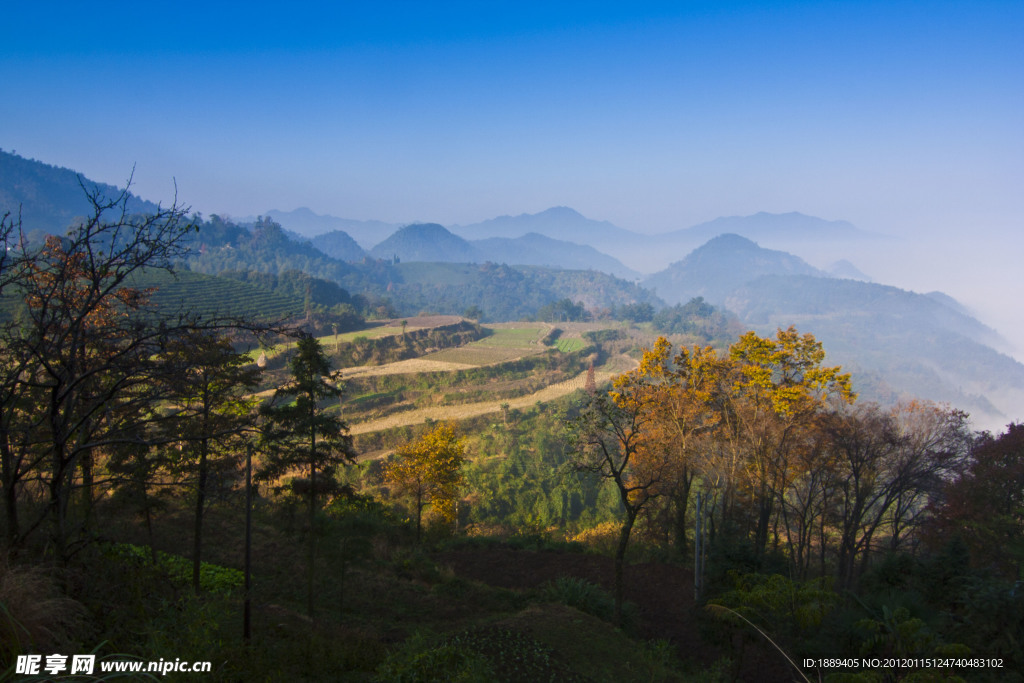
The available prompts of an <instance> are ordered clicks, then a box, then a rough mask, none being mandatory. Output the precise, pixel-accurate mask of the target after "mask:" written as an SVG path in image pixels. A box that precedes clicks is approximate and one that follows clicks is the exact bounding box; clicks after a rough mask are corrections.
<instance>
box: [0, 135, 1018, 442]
mask: <svg viewBox="0 0 1024 683" xmlns="http://www.w3.org/2000/svg"><path fill="white" fill-rule="evenodd" d="M83 187H84V188H86V189H87V190H92V191H100V192H102V193H105V194H108V195H112V194H114V193H118V192H119V191H118V190H117V188H113V187H110V186H105V185H101V184H96V183H92V182H91V181H88V180H87V179H84V178H81V177H80V176H79V175H78V174H75V173H74V172H73V171H69V170H67V169H61V168H57V167H54V166H48V165H46V164H42V163H40V162H36V161H32V160H25V159H22V158H21V157H17V156H16V155H12V154H10V153H6V152H0V211H2V210H8V211H14V210H18V209H20V211H21V216H22V219H23V226H24V227H25V229H26V230H27V231H29V232H31V231H33V230H35V231H44V232H62V231H63V229H64V227H65V226H66V225H67V224H68V223H69V222H70V221H71V220H72V219H73V218H74V216H76V215H82V214H85V213H88V208H89V205H88V202H87V201H86V200H85V199H84V193H83V191H82V190H83ZM131 201H132V204H131V206H132V209H133V210H138V211H152V210H155V209H156V206H155V205H153V204H151V203H148V202H144V201H142V200H139V199H136V198H132V200H131ZM265 216H267V217H269V218H272V219H273V220H274V221H277V222H278V223H280V226H277V225H276V223H274V222H271V221H269V220H266V219H261V220H259V221H255V222H254V224H253V225H252V226H249V227H248V228H247V227H245V226H237V225H235V224H232V223H230V222H225V221H223V220H221V219H219V218H218V217H216V216H214V217H212V218H213V219H216V220H212V219H211V220H207V221H205V222H204V223H203V224H202V225H201V230H200V233H199V235H198V237H197V238H196V240H197V245H196V246H197V251H196V254H195V256H194V265H193V267H194V268H197V269H199V270H202V271H203V272H208V273H218V272H221V271H230V270H233V271H245V270H249V271H252V270H261V271H264V272H275V273H279V272H283V270H284V269H285V268H298V269H300V270H304V271H305V272H308V273H310V274H312V275H315V276H317V277H321V278H324V279H327V280H331V281H334V282H337V283H339V284H341V285H342V286H343V287H345V288H346V289H348V290H350V291H351V292H352V293H353V294H359V295H362V293H364V292H365V293H366V295H367V296H371V297H383V296H387V297H388V298H390V299H391V300H392V301H393V302H394V305H396V306H398V307H399V308H400V309H401V311H400V314H402V315H406V314H409V313H408V311H412V312H417V311H419V310H437V311H439V312H461V311H462V309H461V308H458V307H459V306H462V305H464V304H465V302H467V301H471V302H473V303H474V304H476V305H483V306H484V307H485V310H486V309H489V312H492V314H494V315H507V314H514V315H515V316H517V317H521V316H524V315H525V316H529V315H530V311H531V310H534V309H535V308H536V307H537V306H541V305H545V304H547V303H550V302H552V301H554V300H555V299H557V298H558V297H559V296H565V297H571V298H572V299H573V300H574V301H584V302H585V303H586V305H587V306H589V307H594V308H600V307H608V306H613V305H624V304H628V303H630V302H648V303H652V304H653V305H655V306H656V307H657V306H660V305H663V302H661V301H660V300H659V299H658V297H656V296H655V294H654V292H656V293H657V295H658V296H660V297H661V299H663V300H664V301H665V302H668V303H669V304H674V303H683V302H686V301H688V300H689V299H691V298H692V297H698V296H699V297H703V298H704V299H705V300H706V301H708V302H709V303H712V304H715V305H718V306H723V307H725V308H727V309H729V310H731V311H733V312H734V313H735V314H736V315H738V316H739V317H740V319H741V320H742V321H743V323H744V324H745V325H747V326H748V327H749V328H751V329H755V330H757V331H758V332H759V333H762V334H772V333H773V332H774V330H775V329H776V328H778V327H788V326H789V325H796V326H797V328H798V329H799V330H800V331H801V332H811V333H813V334H815V335H816V336H817V337H818V338H819V339H820V340H821V341H822V342H824V344H825V348H826V350H827V351H828V353H829V357H828V359H827V360H828V362H837V363H842V364H843V365H844V366H845V367H846V368H847V369H851V370H854V371H855V372H856V373H857V374H856V377H855V382H856V383H857V386H856V388H857V390H858V391H859V392H861V393H862V395H865V396H867V397H871V398H878V399H881V400H891V399H894V398H897V397H903V396H911V395H916V396H924V397H928V398H932V399H935V400H944V401H949V402H950V403H951V404H952V405H954V406H958V407H962V408H964V409H966V410H969V411H971V412H972V413H973V414H975V415H982V416H984V417H985V419H986V420H987V422H988V424H999V421H1001V420H1003V419H1005V418H1006V416H1007V415H1008V414H1009V415H1012V413H1013V411H1014V410H1016V409H1017V406H1019V405H1021V404H1022V403H1024V365H1021V364H1020V363H1018V362H1017V361H1015V360H1013V359H1012V358H1010V357H1008V356H1005V355H1002V354H1000V353H998V352H996V351H995V350H994V349H993V348H992V347H993V346H1002V345H1003V344H1004V343H1005V342H1003V340H1002V339H1001V338H1000V337H999V335H998V334H997V333H996V332H995V331H994V330H991V329H990V328H988V327H986V326H984V325H982V324H981V323H980V322H978V321H977V320H975V319H974V318H973V317H972V315H971V314H970V312H969V311H968V310H967V309H966V308H964V307H963V306H962V305H961V304H959V303H958V302H957V301H955V300H954V299H952V298H951V297H949V296H948V295H946V294H943V293H941V292H931V293H928V294H917V293H914V292H908V291H905V290H901V289H897V288H895V287H887V286H885V285H882V284H877V283H873V282H870V281H869V280H870V278H868V277H867V276H866V275H864V274H863V273H862V272H860V271H859V270H858V269H857V268H856V266H855V265H853V264H852V263H850V262H849V261H847V260H839V261H838V262H836V263H835V264H834V265H833V266H831V267H830V268H829V270H828V271H827V272H826V271H823V270H820V269H818V268H815V267H813V266H811V265H810V264H808V263H807V262H805V261H803V260H802V259H800V258H799V257H797V256H795V255H793V254H792V253H788V252H787V251H783V250H780V249H778V248H766V247H767V246H773V247H774V246H775V245H777V244H783V243H792V242H794V241H796V242H799V243H800V244H814V243H825V242H827V243H830V244H832V245H839V246H840V247H841V246H842V245H843V244H854V243H860V244H863V243H869V244H870V243H871V242H872V241H873V240H884V238H883V237H881V236H878V235H873V234H870V233H867V232H864V231H861V230H858V229H857V228H856V227H854V226H852V225H851V224H850V223H848V222H845V221H827V220H823V219H820V218H815V217H812V216H806V215H803V214H799V213H788V214H768V213H758V214H754V215H752V216H743V217H735V216H734V217H723V218H720V219H716V220H713V221H709V222H707V223H703V224H701V225H697V226H693V227H691V228H686V229H682V230H677V231H673V232H669V233H664V234H661V235H642V234H639V233H635V232H631V231H628V230H624V229H622V228H619V227H617V226H615V225H613V224H611V223H609V222H607V221H595V220H592V219H589V218H586V217H584V216H582V215H581V214H579V213H578V212H576V211H574V210H572V209H570V208H567V207H555V208H552V209H548V210H547V211H543V212H540V213H538V214H521V215H518V216H501V217H498V218H495V219H491V220H489V221H483V222H481V223H477V224H474V225H466V226H452V227H451V228H450V229H449V228H446V227H444V226H441V225H439V224H436V223H426V224H414V225H407V226H403V227H400V226H395V225H392V224H389V223H385V222H381V221H351V220H346V219H339V218H335V217H331V216H318V215H317V214H315V213H313V212H312V211H310V210H308V209H297V210H295V211H292V212H288V213H283V212H280V211H277V212H268V213H267V214H265ZM281 226H283V228H285V230H282V227H281ZM719 231H722V232H719ZM608 253H613V254H615V258H613V257H612V256H609V255H608ZM431 263H433V265H431ZM473 263H476V264H481V265H479V266H473V265H466V264H473ZM656 263H663V265H662V266H661V267H660V268H656V269H652V264H656ZM445 264H448V265H445ZM460 264H461V265H460ZM502 264H517V265H516V266H515V267H514V268H513V267H509V266H508V265H502ZM626 264H628V265H626ZM637 264H643V265H644V267H643V268H639V267H636V268H633V267H630V266H635V265H637ZM442 266H443V267H442ZM552 268H559V269H571V270H552ZM652 270H657V272H652ZM638 271H640V272H647V273H651V274H650V275H648V276H647V277H646V278H643V279H642V280H640V276H639V275H638ZM588 273H589V275H588ZM602 273H610V274H612V275H614V276H617V277H618V278H625V279H628V280H636V281H641V282H642V284H643V286H644V287H645V288H646V289H641V288H640V287H637V286H636V285H635V284H631V283H629V282H623V280H622V279H616V278H615V277H609V276H607V275H602ZM651 290H653V291H651ZM513 292H514V293H513ZM510 297H512V298H515V299H517V305H516V306H515V307H513V308H508V306H507V305H505V303H506V301H505V300H506V299H508V298H510ZM406 309H408V311H407V310H406ZM513 309H514V310H513Z"/></svg>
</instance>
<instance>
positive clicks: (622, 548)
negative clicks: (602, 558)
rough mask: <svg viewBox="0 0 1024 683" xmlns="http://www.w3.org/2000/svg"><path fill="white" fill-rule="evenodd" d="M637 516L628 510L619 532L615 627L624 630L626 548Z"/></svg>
mask: <svg viewBox="0 0 1024 683" xmlns="http://www.w3.org/2000/svg"><path fill="white" fill-rule="evenodd" d="M636 514H637V511H635V510H632V509H629V508H627V510H626V521H625V522H623V523H622V529H621V530H620V531H619V547H618V548H616V549H615V625H616V626H618V627H619V628H622V595H623V593H624V591H625V580H624V577H623V574H624V571H625V565H626V547H627V546H628V545H629V535H630V532H631V531H632V530H633V522H635V521H636Z"/></svg>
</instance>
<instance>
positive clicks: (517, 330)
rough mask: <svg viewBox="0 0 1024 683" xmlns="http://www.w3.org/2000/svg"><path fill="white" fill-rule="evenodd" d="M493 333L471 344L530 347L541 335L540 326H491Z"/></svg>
mask: <svg viewBox="0 0 1024 683" xmlns="http://www.w3.org/2000/svg"><path fill="white" fill-rule="evenodd" d="M488 329H490V330H491V331H492V332H493V334H491V335H490V336H488V337H484V338H483V339H480V340H479V341H475V342H472V343H471V344H469V346H485V347H486V346H502V347H519V348H529V347H530V346H536V344H535V342H536V341H537V338H538V337H539V336H540V331H541V328H540V327H490V328H488Z"/></svg>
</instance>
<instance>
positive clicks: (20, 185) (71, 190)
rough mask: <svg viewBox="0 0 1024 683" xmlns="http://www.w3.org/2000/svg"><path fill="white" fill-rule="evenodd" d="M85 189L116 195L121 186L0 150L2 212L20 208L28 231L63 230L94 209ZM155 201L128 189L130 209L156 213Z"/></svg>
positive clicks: (14, 210)
mask: <svg viewBox="0 0 1024 683" xmlns="http://www.w3.org/2000/svg"><path fill="white" fill-rule="evenodd" d="M83 188H84V189H83ZM86 192H89V193H97V192H98V193H99V195H100V196H101V197H105V198H107V199H111V200H112V199H116V198H117V197H119V196H120V195H121V192H122V190H121V189H119V188H117V187H114V186H113V185H107V184H106V183H98V182H95V181H93V180H89V179H88V178H86V177H85V176H83V175H81V174H79V173H76V172H75V171H72V170H71V169H67V168H61V167H59V166H50V165H49V164H44V163H43V162H41V161H36V160H35V159H25V158H24V157H21V156H18V155H17V154H12V153H10V152H4V151H3V150H0V214H3V213H6V212H8V211H9V212H11V214H12V215H14V216H17V215H18V213H19V212H20V214H21V220H22V229H23V230H24V231H25V232H26V233H30V232H32V231H39V232H41V233H47V234H62V233H64V232H65V230H67V228H68V226H69V225H70V224H71V222H72V220H73V219H75V218H76V217H85V216H88V215H90V214H91V213H92V205H91V204H90V203H89V200H88V197H87V196H86ZM158 210H159V207H158V206H157V205H156V204H154V203H153V202H147V201H145V200H142V199H139V198H138V197H135V196H134V195H131V194H130V193H129V200H128V211H129V212H130V213H156V212H157V211H158Z"/></svg>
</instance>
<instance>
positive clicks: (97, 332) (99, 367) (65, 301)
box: [0, 191, 194, 561]
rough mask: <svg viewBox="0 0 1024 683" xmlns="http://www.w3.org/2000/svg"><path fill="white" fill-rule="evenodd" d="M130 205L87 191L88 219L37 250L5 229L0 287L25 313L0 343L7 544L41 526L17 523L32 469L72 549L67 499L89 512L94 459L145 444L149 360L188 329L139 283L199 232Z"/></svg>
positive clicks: (61, 537)
mask: <svg viewBox="0 0 1024 683" xmlns="http://www.w3.org/2000/svg"><path fill="white" fill-rule="evenodd" d="M128 198H129V195H128V193H127V191H124V192H122V193H121V194H120V195H118V196H117V197H114V198H112V199H111V198H107V197H105V196H102V195H101V194H100V193H99V192H98V191H96V192H93V193H90V194H88V199H89V201H90V203H91V205H92V209H93V210H92V213H91V214H90V216H88V217H87V218H85V219H83V220H81V221H79V222H77V223H76V224H75V225H73V226H72V227H71V228H70V229H69V231H68V232H67V234H66V235H64V236H63V237H56V236H50V237H48V238H47V240H46V243H45V244H44V246H43V247H42V248H41V249H38V250H29V249H26V248H25V247H24V246H23V244H24V243H23V241H22V240H20V239H19V240H17V244H12V240H13V236H12V231H11V230H10V229H5V230H4V233H5V234H4V235H3V238H4V242H5V243H6V246H5V250H6V249H8V248H9V249H10V250H11V252H13V253H14V255H13V256H10V255H8V256H5V258H6V259H8V260H9V261H10V260H12V259H13V262H12V263H11V264H10V265H13V266H15V267H14V268H13V270H11V269H9V268H7V267H5V271H6V272H9V273H13V274H12V275H5V276H4V279H5V289H10V290H11V291H17V292H18V294H19V295H20V296H19V298H20V299H21V300H22V301H24V304H25V305H24V306H23V307H22V308H21V309H20V310H19V312H18V313H17V315H15V316H14V318H13V319H12V320H9V321H7V322H6V323H5V324H4V326H3V329H2V334H3V339H2V340H0V348H2V354H3V363H2V366H3V367H2V371H3V376H4V381H3V384H4V387H3V392H4V395H3V400H2V401H0V410H3V415H2V416H0V425H3V429H4V434H2V435H0V442H3V443H4V444H5V445H4V447H3V448H4V451H5V452H4V455H5V458H6V461H5V463H4V465H5V467H4V469H5V475H4V478H5V481H4V485H5V498H6V499H7V503H6V505H5V509H6V510H7V515H8V536H9V537H11V538H19V537H21V536H22V535H23V534H22V533H21V531H20V529H21V528H25V529H27V531H28V532H29V533H30V532H31V530H32V529H35V528H37V527H38V526H39V522H40V519H39V518H37V519H35V520H29V521H28V523H27V524H24V525H23V524H22V523H21V521H20V520H19V519H18V518H17V516H16V514H15V513H16V509H17V496H18V487H19V483H20V480H21V479H22V478H24V477H25V476H26V472H27V468H26V465H27V464H28V465H30V467H31V468H32V470H33V473H32V476H33V477H35V478H37V480H38V481H39V482H40V484H41V485H42V486H43V487H44V488H45V490H46V496H47V506H46V516H47V517H48V518H49V519H50V521H51V524H50V528H51V534H52V541H53V543H52V546H51V547H52V548H53V549H54V552H55V554H56V555H57V557H58V558H59V559H60V560H61V561H66V560H67V558H68V557H69V555H70V553H71V552H73V548H72V547H71V543H72V537H73V535H74V532H75V529H73V528H72V524H71V523H70V505H71V501H72V494H73V492H74V491H76V490H81V491H82V492H83V500H84V501H85V502H86V503H88V500H89V499H90V498H91V495H92V494H91V490H92V484H93V477H94V471H95V462H94V460H95V458H96V456H97V455H99V454H100V453H102V452H104V450H105V449H110V448H115V447H117V446H118V445H120V444H126V443H138V442H140V441H143V440H145V439H146V438H148V436H147V433H146V429H145V428H144V426H143V425H141V424H140V422H139V420H145V419H148V418H149V417H152V416H154V415H155V413H154V412H153V411H149V410H146V409H144V406H146V405H152V404H153V403H154V402H155V401H158V400H159V397H158V396H156V395H155V392H156V391H157V389H156V388H155V387H154V383H153V382H152V381H151V380H152V377H153V376H154V374H155V373H156V372H157V367H156V366H157V363H156V360H155V359H156V357H157V355H158V354H159V351H160V349H161V347H162V345H163V344H164V342H165V340H166V339H167V336H168V334H169V333H170V331H172V330H174V329H180V327H181V326H183V325H184V324H191V323H193V322H194V321H186V320H184V319H183V318H182V317H181V316H178V317H173V316H166V315H161V314H160V313H158V312H157V311H156V310H155V309H154V308H153V307H152V306H150V305H149V300H148V298H149V291H147V290H145V289H140V288H139V287H138V286H136V285H135V281H134V278H135V277H136V276H137V275H138V274H140V273H142V272H143V271H145V270H147V269H170V268H171V266H172V263H173V262H174V260H175V259H177V258H179V257H180V256H182V255H183V254H184V253H185V252H186V251H187V248H188V240H189V236H190V234H191V233H192V232H193V231H194V226H193V225H192V223H191V222H190V221H189V220H188V218H187V216H186V211H185V209H183V208H181V207H179V206H177V205H173V206H172V207H171V208H169V209H161V210H160V211H157V212H156V213H154V214H148V215H131V214H129V213H128V211H127V205H128ZM15 275H16V277H15ZM8 278H12V279H8Z"/></svg>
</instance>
